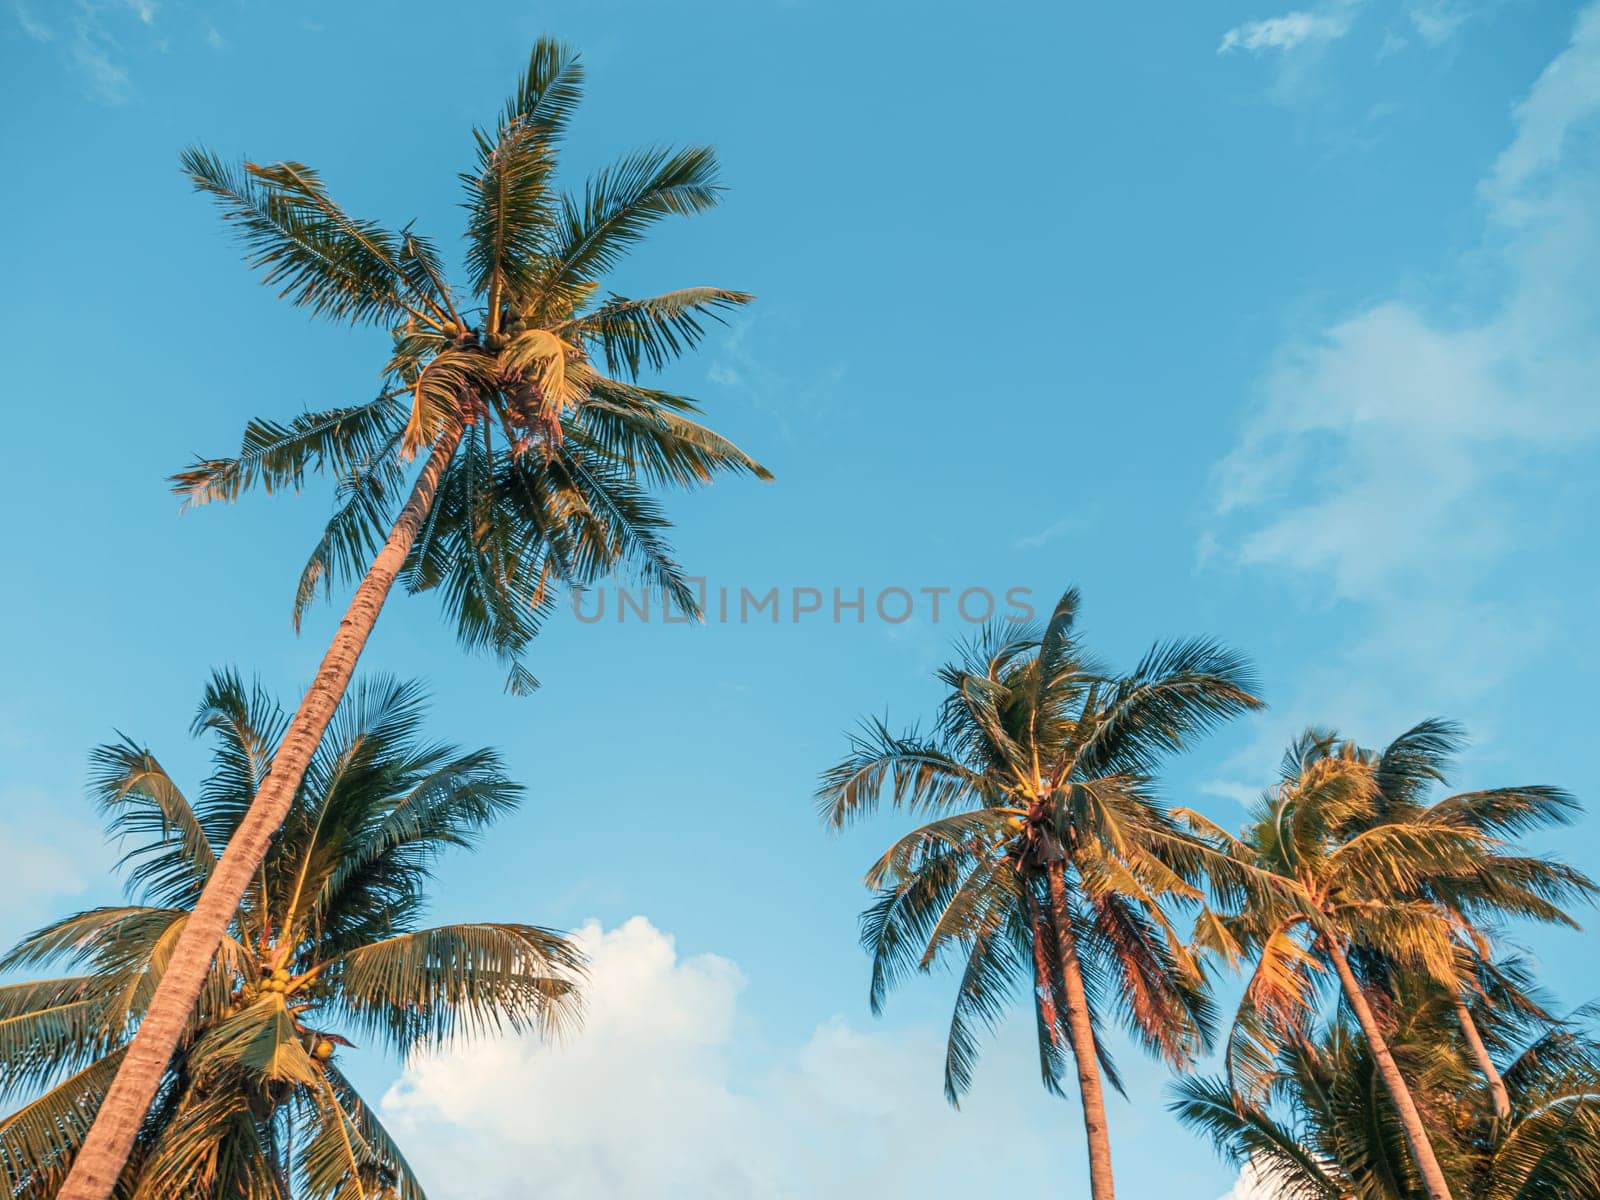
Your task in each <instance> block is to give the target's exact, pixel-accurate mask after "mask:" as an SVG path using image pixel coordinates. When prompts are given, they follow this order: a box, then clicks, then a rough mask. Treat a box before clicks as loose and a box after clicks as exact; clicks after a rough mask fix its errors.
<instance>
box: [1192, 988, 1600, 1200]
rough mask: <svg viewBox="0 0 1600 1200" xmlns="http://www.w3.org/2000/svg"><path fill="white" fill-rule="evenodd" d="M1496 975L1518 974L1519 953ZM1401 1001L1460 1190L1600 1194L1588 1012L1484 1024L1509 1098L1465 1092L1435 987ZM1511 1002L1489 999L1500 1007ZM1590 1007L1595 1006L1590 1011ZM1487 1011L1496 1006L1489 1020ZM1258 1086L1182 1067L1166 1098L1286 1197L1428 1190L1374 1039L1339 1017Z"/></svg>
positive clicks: (1415, 1196)
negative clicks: (1486, 1100) (1506, 1106)
mask: <svg viewBox="0 0 1600 1200" xmlns="http://www.w3.org/2000/svg"><path fill="white" fill-rule="evenodd" d="M1495 969H1496V971H1497V973H1499V974H1501V975H1511V976H1524V975H1525V969H1524V968H1523V967H1522V965H1521V964H1519V963H1516V962H1509V963H1497V964H1495ZM1414 999H1415V1000H1416V1001H1417V1002H1416V1003H1413V1004H1410V1005H1407V1006H1404V1007H1401V1008H1398V1009H1397V1010H1396V1022H1397V1023H1396V1026H1395V1029H1394V1032H1393V1034H1392V1035H1391V1038H1390V1041H1391V1044H1392V1046H1393V1050H1394V1054H1395V1056H1396V1057H1397V1058H1398V1059H1399V1060H1400V1061H1402V1062H1403V1063H1404V1066H1405V1072H1406V1075H1407V1077H1408V1078H1410V1079H1413V1080H1415V1081H1417V1082H1416V1085H1415V1086H1414V1089H1413V1090H1414V1091H1415V1092H1416V1094H1417V1096H1418V1100H1419V1103H1421V1104H1422V1105H1423V1106H1424V1107H1425V1108H1426V1109H1427V1110H1428V1113H1429V1127H1430V1129H1432V1130H1434V1131H1435V1137H1436V1139H1437V1142H1438V1145H1439V1150H1440V1154H1441V1156H1442V1157H1443V1158H1445V1159H1446V1160H1447V1161H1448V1162H1449V1163H1450V1165H1451V1171H1452V1176H1453V1177H1454V1178H1455V1179H1457V1180H1459V1181H1460V1183H1459V1187H1458V1192H1459V1195H1460V1196H1461V1197H1462V1200H1571V1198H1572V1197H1576V1196H1592V1195H1600V1091H1597V1090H1596V1089H1595V1086H1594V1081H1595V1079H1596V1078H1600V1041H1597V1040H1596V1038H1595V1035H1594V1033H1593V1032H1592V1030H1591V1029H1590V1028H1588V1027H1587V1023H1586V1014H1584V1013H1581V1012H1580V1014H1579V1016H1578V1018H1577V1019H1575V1020H1574V1021H1571V1022H1559V1021H1550V1022H1545V1021H1535V1022H1528V1021H1522V1020H1515V1019H1514V1020H1513V1021H1512V1022H1511V1023H1510V1025H1509V1026H1500V1025H1496V1026H1486V1028H1490V1029H1492V1034H1491V1036H1494V1037H1495V1039H1496V1040H1497V1041H1504V1042H1506V1043H1507V1044H1508V1045H1510V1046H1512V1047H1513V1053H1512V1056H1511V1061H1510V1063H1509V1065H1508V1067H1507V1069H1506V1071H1505V1075H1504V1078H1505V1080H1506V1089H1507V1090H1506V1094H1507V1097H1508V1098H1509V1100H1510V1102H1511V1108H1510V1111H1509V1112H1508V1113H1506V1114H1505V1115H1504V1116H1503V1117H1502V1116H1499V1115H1497V1114H1496V1113H1495V1111H1494V1106H1493V1103H1492V1102H1491V1103H1490V1104H1487V1105H1484V1104H1477V1105H1474V1104H1471V1103H1463V1099H1464V1098H1467V1097H1470V1096H1471V1095H1472V1094H1473V1091H1474V1089H1473V1087H1472V1083H1471V1079H1472V1074H1473V1073H1474V1071H1475V1069H1476V1064H1475V1062H1474V1061H1473V1060H1474V1057H1475V1052H1474V1051H1473V1050H1472V1048H1471V1047H1469V1046H1468V1045H1467V1043H1466V1041H1465V1040H1457V1039H1448V1040H1442V1039H1441V1037H1440V1031H1441V1030H1445V1029H1448V1028H1449V1027H1450V1020H1451V1014H1450V1009H1451V1004H1450V1002H1449V1000H1448V998H1447V997H1445V996H1444V995H1443V994H1442V993H1440V992H1438V991H1436V990H1435V991H1433V992H1432V993H1431V994H1430V995H1425V996H1421V997H1415V998H1414ZM1506 1011H1507V1010H1506V1009H1503V1008H1502V1009H1495V1010H1491V1014H1494V1015H1497V1014H1499V1013H1502V1012H1506ZM1587 1016H1592V1014H1587ZM1492 1019H1493V1015H1491V1020H1492ZM1274 1068H1275V1082H1274V1085H1273V1088H1272V1091H1271V1093H1270V1095H1269V1096H1268V1097H1266V1098H1259V1097H1256V1098H1253V1097H1249V1096H1245V1095H1241V1094H1239V1093H1238V1092H1235V1091H1233V1090H1232V1089H1230V1087H1229V1086H1228V1082H1227V1080H1226V1079H1223V1078H1212V1079H1186V1080H1182V1081H1180V1082H1179V1083H1178V1084H1176V1085H1175V1090H1176V1092H1177V1098H1176V1099H1175V1101H1174V1102H1173V1104H1172V1105H1171V1108H1172V1110H1173V1111H1174V1112H1175V1113H1177V1115H1178V1117H1179V1119H1180V1120H1181V1121H1183V1122H1184V1124H1186V1125H1189V1126H1190V1127H1192V1128H1194V1129H1196V1130H1197V1131H1199V1132H1200V1133H1202V1134H1203V1135H1205V1136H1206V1137H1208V1138H1209V1139H1210V1140H1211V1141H1212V1143H1213V1144H1214V1145H1215V1146H1216V1147H1217V1149H1218V1150H1219V1151H1220V1152H1221V1153H1222V1154H1224V1155H1225V1156H1227V1157H1228V1158H1229V1159H1231V1160H1232V1161H1233V1162H1235V1163H1236V1164H1239V1165H1244V1164H1246V1163H1248V1164H1249V1167H1250V1169H1251V1170H1252V1172H1253V1173H1254V1174H1255V1175H1256V1176H1257V1178H1259V1179H1261V1180H1262V1181H1263V1182H1265V1183H1266V1184H1267V1185H1268V1186H1270V1187H1272V1188H1273V1189H1274V1194H1275V1195H1282V1196H1284V1197H1286V1198H1287V1197H1294V1198H1295V1200H1347V1198H1348V1200H1423V1198H1424V1196H1425V1195H1426V1193H1425V1192H1424V1191H1423V1189H1422V1185H1421V1180H1420V1178H1419V1177H1418V1175H1417V1171H1416V1168H1415V1166H1414V1165H1413V1163H1412V1161H1411V1158H1410V1155H1409V1152H1408V1150H1407V1146H1406V1139H1405V1135H1404V1132H1403V1130H1402V1129H1401V1126H1400V1121H1399V1119H1398V1113H1397V1111H1396V1109H1395V1106H1394V1104H1393V1102H1392V1101H1391V1100H1390V1099H1389V1097H1388V1096H1387V1095H1386V1093H1385V1091H1384V1087H1383V1083H1382V1080H1381V1077H1380V1075H1379V1072H1378V1068H1377V1063H1376V1061H1375V1059H1374V1056H1373V1053H1372V1049H1371V1047H1370V1046H1369V1045H1368V1043H1367V1042H1366V1040H1365V1039H1364V1038H1363V1037H1362V1035H1361V1033H1360V1031H1359V1030H1358V1029H1354V1028H1352V1027H1351V1025H1350V1024H1349V1021H1348V1019H1347V1018H1346V1017H1344V1016H1343V1015H1341V1016H1340V1017H1339V1018H1337V1019H1335V1020H1333V1021H1331V1022H1330V1023H1329V1024H1328V1026H1327V1027H1326V1028H1325V1029H1323V1030H1322V1031H1321V1032H1320V1033H1318V1034H1317V1035H1316V1036H1315V1037H1313V1038H1311V1039H1307V1040H1298V1039H1297V1040H1292V1041H1289V1042H1287V1043H1285V1044H1284V1045H1282V1046H1281V1047H1279V1049H1278V1051H1277V1054H1276V1056H1275V1063H1274Z"/></svg>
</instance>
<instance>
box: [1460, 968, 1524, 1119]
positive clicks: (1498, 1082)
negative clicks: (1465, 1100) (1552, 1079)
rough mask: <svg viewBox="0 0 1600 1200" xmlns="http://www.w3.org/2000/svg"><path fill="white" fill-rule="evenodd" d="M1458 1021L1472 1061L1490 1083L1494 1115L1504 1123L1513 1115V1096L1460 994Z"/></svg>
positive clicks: (1490, 1096)
mask: <svg viewBox="0 0 1600 1200" xmlns="http://www.w3.org/2000/svg"><path fill="white" fill-rule="evenodd" d="M1456 1020H1457V1022H1459V1023H1460V1025H1461V1036H1462V1037H1463V1038H1465V1039H1466V1043H1467V1049H1468V1050H1470V1051H1471V1052H1472V1060H1473V1061H1474V1062H1475V1063H1477V1064H1478V1070H1479V1071H1480V1072H1482V1074H1483V1077H1484V1078H1485V1079H1486V1080H1488V1081H1489V1098H1490V1100H1491V1101H1493V1103H1494V1115H1495V1117H1496V1119H1498V1120H1501V1121H1504V1120H1505V1119H1506V1118H1507V1117H1509V1116H1510V1115H1511V1094H1510V1093H1509V1092H1507V1091H1506V1081H1505V1080H1504V1079H1502V1078H1501V1077H1500V1072H1499V1070H1498V1069H1497V1068H1496V1067H1495V1065H1494V1059H1492V1058H1490V1057H1489V1048H1488V1047H1487V1046H1485V1045H1484V1044H1483V1036H1482V1035H1481V1034H1480V1033H1479V1032H1478V1023H1477V1022H1476V1021H1474V1020H1473V1019H1472V1011H1471V1010H1470V1009H1469V1008H1468V1007H1467V1002H1466V1001H1465V1000H1463V999H1462V998H1461V995H1460V993H1459V992H1458V993H1457V994H1456Z"/></svg>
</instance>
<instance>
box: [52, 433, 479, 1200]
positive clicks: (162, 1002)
mask: <svg viewBox="0 0 1600 1200" xmlns="http://www.w3.org/2000/svg"><path fill="white" fill-rule="evenodd" d="M459 443H460V434H459V433H457V434H455V435H454V436H453V437H451V436H447V437H446V438H445V439H443V440H441V441H440V442H439V443H438V444H437V445H436V446H435V447H434V449H433V451H432V452H431V453H430V454H429V455H428V461H427V462H426V463H425V464H424V465H423V468H422V473H421V474H420V475H419V476H418V477H417V482H416V486H415V487H413V488H412V491H411V495H410V497H409V498H408V499H407V500H406V504H405V507H404V508H402V509H401V510H400V515H399V516H398V517H396V518H395V523H394V526H393V527H392V528H391V529H390V531H389V537H388V539H387V540H386V541H385V542H384V544H383V548H382V549H381V550H379V551H378V554H377V556H376V557H375V558H373V560H372V565H371V566H370V567H369V568H368V569H367V574H366V576H365V578H363V579H362V581H361V585H360V586H359V587H358V588H356V593H355V596H354V597H352V599H351V601H350V606H349V608H347V609H345V613H344V617H343V618H342V619H341V620H340V622H339V628H338V631H337V632H336V633H335V634H334V635H333V641H332V643H331V644H330V645H329V646H328V649H327V652H326V653H325V654H324V655H323V656H322V664H321V666H319V667H318V668H317V674H316V677H315V678H314V679H313V680H312V682H311V686H310V688H309V689H307V691H306V694H305V696H304V697H302V698H301V701H300V707H299V708H298V709H297V710H296V711H295V714H294V719H293V720H292V721H291V722H290V723H289V727H288V729H286V730H285V731H284V735H283V740H282V741H281V742H279V744H278V752H277V754H276V755H274V756H273V759H272V766H271V769H270V770H269V771H268V772H267V777H266V779H265V780H264V781H263V782H262V785H261V788H260V790H259V791H258V792H257V793H256V796H255V799H254V800H252V801H251V802H250V809H249V811H248V812H246V813H245V816H244V820H242V821H241V822H240V823H239V828H238V829H237V830H236V831H235V832H234V834H233V837H232V838H230V839H229V841H228V846H227V849H225V850H224V851H223V854H222V858H221V859H220V861H218V863H217V866H216V869H215V870H214V871H212V873H211V877H210V878H209V879H207V880H206V886H205V888H204V890H203V891H202V892H201V893H200V899H199V901H198V902H197V903H196V904H195V906H194V911H193V912H192V913H191V914H190V915H189V919H188V921H187V922H186V923H185V925H184V928H183V932H182V934H180V935H179V937H178V944H177V946H175V947H174V948H173V952H172V958H171V960H170V962H169V963H168V964H167V969H166V972H165V973H164V974H163V975H162V977H161V980H160V982H159V983H158V984H157V985H156V990H155V995H154V996H153V997H152V998H151V1001H150V1007H149V1009H148V1010H147V1011H146V1012H145V1015H144V1018H143V1019H142V1020H141V1021H140V1022H139V1028H138V1031H137V1032H136V1033H135V1034H134V1036H133V1040H132V1041H131V1042H130V1043H129V1044H128V1051H127V1054H126V1056H125V1057H124V1058H123V1060H122V1065H121V1066H120V1067H119V1068H118V1069H117V1075H116V1078H115V1080H113V1081H112V1084H111V1087H110V1088H109V1089H108V1090H107V1092H106V1095H105V1099H104V1100H103V1101H102V1102H101V1104H100V1109H99V1112H98V1113H97V1114H96V1116H95V1120H94V1125H93V1126H92V1127H91V1128H90V1130H89V1134H88V1136H87V1137H86V1138H84V1142H83V1146H82V1147H81V1148H80V1149H79V1151H78V1155H77V1158H76V1159H75V1160H74V1161H73V1164H72V1170H71V1172H70V1173H69V1174H68V1176H67V1181H66V1183H65V1184H64V1185H62V1188H61V1191H60V1192H59V1193H58V1194H57V1200H107V1198H108V1197H109V1196H110V1195H111V1192H112V1189H113V1188H114V1187H115V1186H116V1182H117V1177H118V1176H119V1175H120V1174H121V1173H122V1168H123V1166H124V1165H125V1164H126V1163H127V1161H128V1155H129V1153H130V1152H131V1151H132V1149H133V1142H134V1138H135V1137H136V1136H137V1134H138V1132H139V1126H140V1125H141V1124H142V1123H143V1121H144V1118H145V1114H146V1113H147V1112H148V1111H149V1109H150V1105H151V1103H152V1102H153V1101H154V1099H155V1095H156V1090H157V1088H158V1087H159V1086H160V1084H161V1077H162V1075H163V1074H165V1073H166V1069H167V1064H168V1063H169V1062H170V1061H171V1060H172V1053H173V1051H174V1050H175V1049H176V1048H177V1045H178V1039H179V1038H180V1037H181V1036H182V1034H183V1030H184V1027H185V1026H186V1025H187V1024H188V1021H189V1014H190V1013H191V1012H192V1011H193V1009H194V1005H195V1001H196V1000H197V999H198V998H199V996H200V989H201V987H202V986H204V984H205V978H206V975H207V973H208V972H209V971H210V970H211V960H212V959H213V958H214V957H215V956H216V953H217V947H218V946H219V945H221V943H222V937H223V934H225V933H226V932H227V929H228V925H229V924H230V923H231V922H232V920H233V918H234V914H235V913H236V912H237V911H238V908H239V901H240V899H241V898H242V897H243V896H244V893H245V889H246V887H248V886H249V883H250V880H251V877H252V876H254V875H255V873H256V871H257V869H259V867H260V866H261V863H262V860H263V859H265V858H266V854H267V847H268V846H269V845H270V844H271V842H272V837H273V835H274V834H276V833H277V832H278V828H279V827H280V826H281V825H282V824H283V821H284V818H285V817H286V816H288V813H289V808H290V805H291V804H292V802H293V800H294V795H295V792H296V791H297V790H298V789H299V787H300V781H301V779H302V778H304V776H305V773H306V768H307V767H308V766H309V765H310V763H311V756H312V754H313V753H314V752H315V751H316V748H317V745H318V743H320V742H321V741H322V735H323V732H324V731H325V730H326V729H327V727H328V721H329V720H330V719H331V718H332V716H333V712H334V709H336V708H337V707H338V705H339V701H340V699H341V698H342V697H343V696H344V693H345V689H346V688H347V687H348V686H349V685H350V677H351V676H352V675H353V674H354V673H355V669H356V660H357V659H358V658H359V657H360V656H361V651H362V648H363V647H364V646H365V645H366V642H367V638H368V636H369V635H370V634H371V633H372V627H373V625H374V624H376V622H377V620H378V613H379V611H380V610H382V608H383V602H384V600H385V599H386V598H387V597H388V595H389V589H390V588H391V587H392V586H393V585H394V581H395V576H396V575H398V574H399V572H400V568H401V566H402V565H403V564H404V563H405V560H406V555H407V554H408V553H409V552H410V550H411V544H412V543H413V542H414V541H416V538H417V534H418V532H420V530H421V529H422V523H423V521H424V520H425V519H426V517H427V515H428V511H429V509H430V508H431V507H432V505H433V500H434V495H435V493H436V492H437V490H438V486H439V479H440V477H441V476H442V475H443V474H444V470H445V468H446V467H447V466H448V465H449V463H450V458H451V456H452V455H453V454H454V453H455V450H456V446H457V445H458V444H459Z"/></svg>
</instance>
